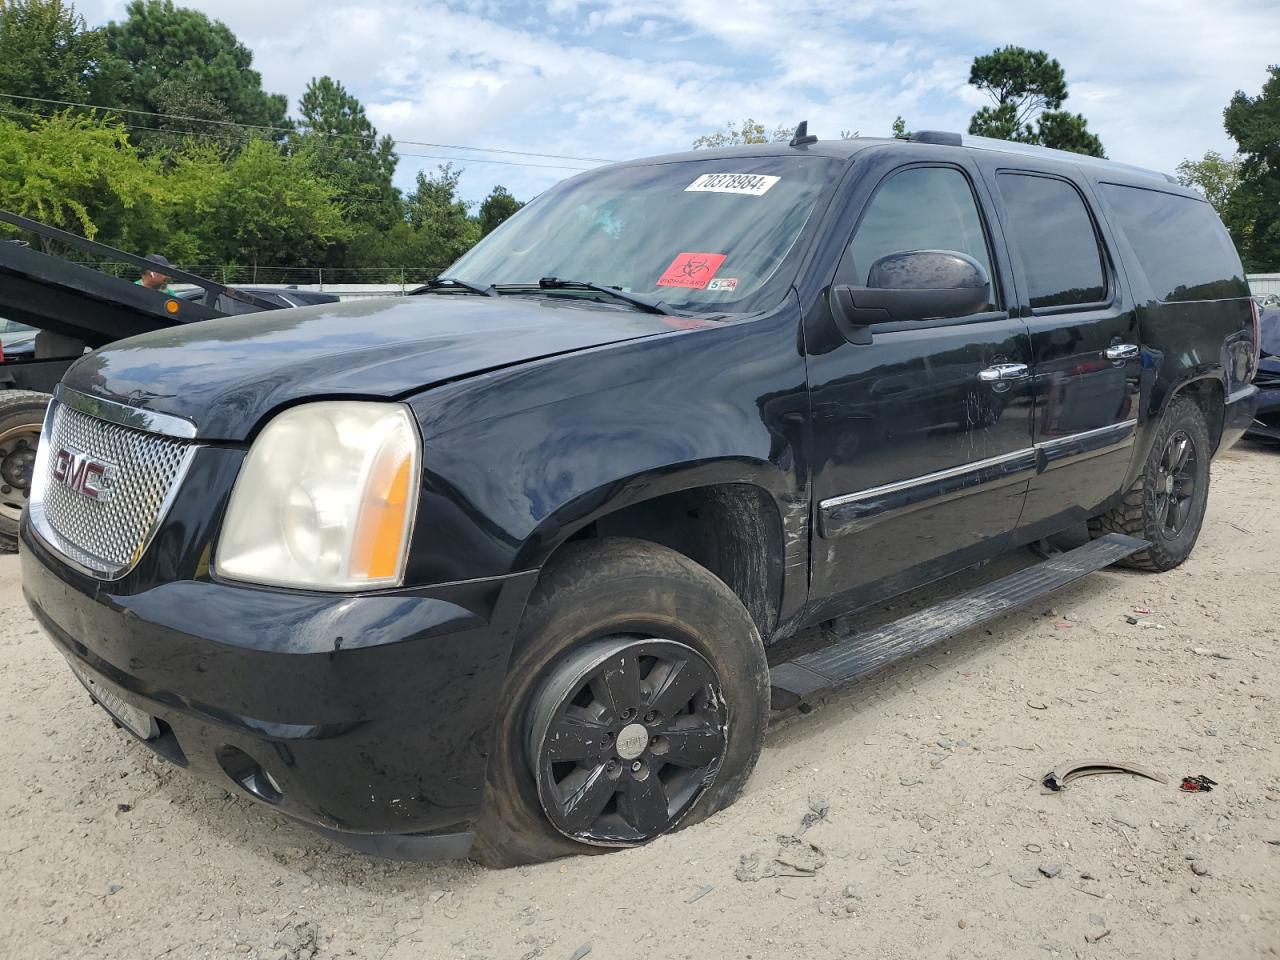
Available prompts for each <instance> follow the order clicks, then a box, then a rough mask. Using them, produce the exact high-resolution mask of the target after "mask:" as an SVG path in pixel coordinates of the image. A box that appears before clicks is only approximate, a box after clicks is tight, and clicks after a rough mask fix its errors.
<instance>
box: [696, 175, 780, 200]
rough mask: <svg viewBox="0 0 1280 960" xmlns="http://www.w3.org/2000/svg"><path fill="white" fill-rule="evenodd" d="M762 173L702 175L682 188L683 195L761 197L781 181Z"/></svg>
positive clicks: (778, 178)
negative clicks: (704, 194)
mask: <svg viewBox="0 0 1280 960" xmlns="http://www.w3.org/2000/svg"><path fill="white" fill-rule="evenodd" d="M781 179H782V178H781V177H771V176H769V175H768V174H764V173H704V174H703V175H702V176H700V177H699V178H698V179H697V180H695V181H693V183H691V184H689V185H688V186H687V187H685V188H684V192H685V193H738V194H741V195H743V196H745V197H763V196H764V195H765V194H766V193H768V192H769V188H770V187H772V186H773V185H774V184H775V183H777V182H778V181H779V180H781Z"/></svg>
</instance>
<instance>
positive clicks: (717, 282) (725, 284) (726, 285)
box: [707, 277, 738, 290]
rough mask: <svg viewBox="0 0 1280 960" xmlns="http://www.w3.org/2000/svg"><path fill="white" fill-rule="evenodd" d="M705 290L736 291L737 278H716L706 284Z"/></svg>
mask: <svg viewBox="0 0 1280 960" xmlns="http://www.w3.org/2000/svg"><path fill="white" fill-rule="evenodd" d="M707 289H708V290H737V289H738V278H737V277H716V278H715V279H714V280H712V281H711V282H710V283H708V284H707Z"/></svg>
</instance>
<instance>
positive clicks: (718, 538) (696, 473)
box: [22, 131, 1258, 864]
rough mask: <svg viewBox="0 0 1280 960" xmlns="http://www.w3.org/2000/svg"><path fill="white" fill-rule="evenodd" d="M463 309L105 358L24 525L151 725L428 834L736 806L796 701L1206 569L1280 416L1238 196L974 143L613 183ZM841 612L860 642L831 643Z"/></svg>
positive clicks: (433, 839)
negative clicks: (1131, 588) (1062, 597)
mask: <svg viewBox="0 0 1280 960" xmlns="http://www.w3.org/2000/svg"><path fill="white" fill-rule="evenodd" d="M422 293H423V295H422V296H417V297H411V298H403V299H397V300H391V299H388V300H380V301H364V302H358V303H346V304H340V305H329V306H316V307H305V308H302V309H299V310H289V311H281V312H277V313H267V314H256V315H252V316H246V317H230V318H226V319H221V320H213V321H209V322H206V323H201V324H195V325H192V326H190V327H187V328H182V329H169V330H163V331H160V332H158V333H154V334H146V335H143V336H140V337H135V338H133V339H130V340H125V341H122V342H119V343H114V344H111V345H110V346H107V347H104V348H103V349H100V350H98V351H96V352H95V353H93V354H90V355H88V356H86V357H84V358H83V359H81V360H80V361H78V362H77V363H76V365H75V366H74V367H73V368H72V369H71V371H70V372H69V373H68V374H67V376H66V378H65V380H64V381H63V383H62V385H61V386H60V388H59V390H58V395H57V398H56V401H55V402H54V403H53V405H52V407H51V410H50V412H49V416H48V420H47V422H46V425H45V432H44V437H45V440H44V442H42V443H41V445H40V454H39V456H40V461H39V463H38V464H37V467H36V479H35V483H34V487H33V491H32V498H31V504H30V508H29V511H28V515H27V518H26V520H25V522H24V526H23V529H22V541H23V545H24V550H23V553H24V556H23V559H22V568H23V580H24V589H25V592H26V597H27V600H28V602H29V603H30V605H31V608H32V610H33V611H34V612H35V615H36V616H37V617H38V619H39V621H40V623H41V624H42V626H43V627H44V628H45V629H46V630H47V631H48V633H49V635H50V636H51V637H52V638H53V641H54V643H55V644H56V645H57V647H58V649H59V650H61V651H62V652H63V653H64V654H65V655H66V657H67V659H68V661H69V662H70V663H71V665H72V668H73V669H74V670H75V672H76V674H77V675H78V676H79V677H80V679H81V680H82V681H83V682H84V683H85V685H86V686H87V687H88V688H89V690H90V692H91V693H92V695H93V697H94V699H96V700H97V701H98V702H100V703H101V704H102V705H103V706H104V707H105V708H106V709H107V710H108V711H109V712H110V713H111V714H112V716H113V717H114V719H115V720H116V722H118V723H119V724H121V725H122V726H124V727H125V728H127V729H128V730H129V731H130V732H131V733H132V734H134V735H135V736H137V737H139V738H140V739H142V740H143V741H145V743H146V744H147V745H148V746H149V747H150V748H151V749H153V750H154V751H156V752H157V753H158V754H160V755H161V756H164V757H166V758H168V759H169V760H171V761H173V762H174V763H176V764H179V765H182V766H186V767H189V768H190V769H191V771H192V772H193V773H197V774H199V775H201V776H204V777H208V778H212V779H213V780H215V781H217V782H220V783H223V784H225V785H227V786H228V787H231V788H234V789H237V790H239V791H241V792H242V793H243V794H244V795H246V796H250V797H253V798H255V799H256V800H258V801H260V802H262V803H264V804H269V805H271V806H273V807H275V808H276V809H278V810H280V811H281V812H282V813H285V814H288V815H290V816H292V817H296V818H298V819H300V820H303V821H305V822H307V823H309V824H311V825H313V826H315V827H317V828H319V829H322V830H326V831H330V832H333V833H336V834H338V835H341V836H342V837H344V838H345V839H347V840H348V841H350V842H352V843H354V844H356V845H359V846H362V847H363V848H365V849H369V850H375V851H378V852H382V853H387V854H393V855H405V856H427V855H434V856H464V855H468V854H469V855H471V856H474V857H476V858H477V859H480V860H482V861H484V862H487V863H490V864H511V863H518V862H528V861H535V860H540V859H546V858H549V857H554V856H558V855H563V854H568V853H573V852H575V851H581V850H584V849H587V848H589V847H592V846H627V845H632V844H637V843H642V842H644V841H646V840H649V839H652V838H653V837H655V836H658V835H659V834H662V833H664V832H665V831H668V830H671V829H673V828H675V827H676V826H677V825H681V824H689V823H692V822H694V821H696V820H699V819H701V818H703V817H705V816H707V815H708V814H710V813H712V812H714V811H715V810H717V809H720V808H722V807H724V806H725V805H726V804H728V803H729V802H731V801H732V800H733V798H734V797H735V796H736V795H737V793H738V792H739V790H740V789H741V788H742V785H743V783H744V781H745V780H746V779H747V777H748V775H749V773H750V771H751V769H752V766H753V764H754V763H755V760H756V756H757V754H758V753H759V750H760V745H761V740H762V737H763V735H764V731H765V725H766V722H767V720H768V717H769V714H770V703H771V699H772V701H773V704H774V706H775V707H777V706H779V705H784V706H785V705H787V704H792V703H797V702H799V701H803V700H804V699H806V698H812V697H814V696H816V695H818V694H819V693H821V692H822V691H823V690H825V689H827V688H828V687H831V686H833V685H835V684H836V683H839V682H842V681H844V680H847V679H849V678H850V677H853V676H856V675H859V674H861V673H865V672H866V671H867V670H870V669H873V668H874V667H876V666H877V665H878V664H880V663H883V662H886V661H887V660H890V659H893V658H894V657H897V656H901V655H903V654H904V653H908V652H910V651H912V650H914V649H918V648H919V647H920V646H921V645H923V644H925V643H928V642H931V641H933V640H936V639H938V638H939V637H940V636H945V635H946V634H947V633H953V632H955V631H956V630H959V629H963V628H964V627H966V626H968V625H971V624H972V623H975V622H979V621H980V620H981V619H983V618H985V617H988V616H991V615H993V614H995V613H999V612H1002V611H1003V610H1005V609H1008V608H1009V606H1010V605H1012V604H1013V603H1016V602H1019V601H1021V600H1025V599H1027V598H1028V597H1031V596H1035V595H1037V594H1038V593H1040V592H1043V590H1045V589H1049V588H1051V587H1052V586H1055V585H1060V584H1061V583H1064V582H1067V581H1068V580H1070V579H1073V578H1074V577H1077V576H1080V575H1082V574H1084V573H1087V572H1088V571H1089V570H1092V569H1095V568H1097V567H1100V566H1103V565H1105V564H1107V563H1111V562H1114V561H1117V560H1122V559H1123V560H1124V561H1125V562H1127V563H1129V564H1130V565H1132V566H1136V567H1140V568H1142V569H1146V570H1156V571H1158V570H1167V569H1169V568H1170V567H1173V566H1176V565H1177V564H1179V563H1181V562H1182V561H1183V560H1184V559H1185V558H1186V557H1187V555H1188V553H1189V552H1190V551H1191V548H1192V546H1193V544H1194V543H1195V540H1196V537H1197V534H1198V533H1199V530H1200V525H1201V521H1202V518H1203V516H1204V510H1205V502H1206V498H1207V496H1208V490H1209V469H1210V460H1211V458H1212V457H1213V456H1214V454H1215V452H1216V451H1218V450H1219V449H1221V448H1222V447H1224V446H1226V445H1229V444H1231V443H1233V442H1234V441H1235V440H1236V438H1237V437H1238V436H1239V435H1240V434H1241V432H1242V431H1243V430H1244V428H1245V427H1246V426H1247V425H1248V424H1249V423H1250V421H1251V420H1252V419H1253V404H1254V402H1255V395H1256V390H1255V388H1254V387H1253V386H1252V385H1251V384H1250V380H1251V379H1252V377H1253V374H1254V371H1255V368H1256V366H1257V362H1258V353H1257V349H1258V348H1257V332H1256V314H1255V313H1254V311H1253V309H1252V306H1253V302H1252V301H1251V299H1250V297H1249V289H1248V287H1247V286H1246V284H1245V278H1244V275H1243V271H1242V269H1241V265H1240V260H1239V259H1238V257H1237V256H1236V253H1235V251H1234V249H1233V248H1232V245H1231V242H1230V240H1229V239H1228V237H1227V234H1226V232H1225V231H1224V229H1223V227H1222V225H1221V223H1220V222H1219V220H1218V218H1217V217H1216V216H1215V215H1214V212H1213V209H1212V208H1211V207H1210V206H1209V205H1208V204H1207V203H1205V202H1204V200H1203V199H1202V198H1201V197H1199V196H1198V195H1196V194H1194V193H1192V192H1191V191H1188V190H1186V189H1183V188H1182V187H1179V186H1178V185H1177V184H1176V183H1174V182H1173V181H1172V180H1171V179H1169V178H1167V177H1165V176H1162V175H1159V174H1153V173H1150V172H1147V171H1143V170H1139V169H1135V168H1131V167H1127V166H1124V165H1121V164H1117V163H1109V162H1103V161H1095V160H1091V159H1088V158H1084V157H1080V156H1076V155H1073V154H1059V153H1054V152H1051V151H1044V150H1039V149H1033V148H1020V147H1018V146H1016V145H1013V144H1003V143H995V142H990V141H987V142H983V141H976V140H969V139H962V138H961V137H959V136H957V135H954V134H936V133H925V134H919V135H917V137H916V138H915V139H913V140H873V139H857V140H852V141H840V142H814V140H813V138H810V137H807V136H802V135H800V132H799V131H798V132H797V137H796V138H795V140H793V141H792V143H791V144H789V145H788V144H777V145H766V146H747V147H736V148H729V149H723V150H711V151H699V152H694V153H687V154H682V155H678V156H668V157H660V158H656V159H651V160H641V161H636V162H632V163H625V164H619V165H616V166H611V167H606V168H602V169H597V170H593V171H590V172H588V173H584V174H582V175H581V176H577V177H575V178H573V179H571V180H568V181H566V182H564V183H562V184H560V185H559V186H557V187H555V188H554V189H552V190H549V191H547V192H546V193H545V194H543V195H542V196H540V197H539V198H538V199H536V200H535V201H534V202H532V203H530V204H529V205H528V206H526V207H525V208H524V209H523V210H521V211H520V212H519V213H518V214H516V215H515V216H514V217H512V218H511V219H510V220H509V221H507V222H506V223H505V224H503V225H502V226H501V227H500V228H499V229H498V230H496V231H495V232H494V233H492V234H490V235H489V236H488V237H487V238H486V239H485V240H483V241H482V242H481V243H480V244H479V245H478V246H477V247H475V248H474V249H473V250H472V251H471V252H470V253H468V254H467V255H466V256H464V257H463V258H462V259H461V260H459V261H458V262H457V263H456V264H455V265H454V266H453V268H452V269H451V271H450V272H449V276H448V277H446V278H445V279H443V280H441V281H437V282H435V283H433V284H432V285H430V286H429V287H427V288H424V290H423V291H422ZM1073 533H1074V534H1077V537H1076V545H1075V546H1074V547H1072V548H1071V549H1069V550H1067V551H1066V552H1059V553H1054V552H1053V550H1054V549H1055V548H1054V547H1052V546H1050V542H1049V538H1052V537H1055V536H1056V535H1062V536H1058V539H1057V541H1055V542H1056V543H1057V544H1058V546H1059V547H1061V545H1062V543H1063V537H1064V536H1068V535H1071V534H1073ZM1090 537H1092V539H1090ZM1027 545H1036V546H1038V547H1039V548H1040V549H1041V550H1042V552H1043V553H1044V555H1045V556H1047V559H1046V560H1044V562H1043V563H1041V564H1037V565H1034V566H1031V567H1029V568H1027V570H1025V571H1019V572H1015V573H1013V574H1010V575H1009V577H1007V578H1005V579H1004V580H1001V581H996V582H995V583H994V584H990V585H987V586H984V587H982V588H980V589H979V591H978V592H977V593H975V594H971V595H968V596H966V597H963V598H960V600H957V601H947V602H944V604H943V605H942V606H941V607H939V608H936V609H935V610H933V611H926V612H925V615H923V616H922V615H916V616H915V617H914V619H913V618H912V617H908V618H907V619H906V620H904V621H899V622H898V623H897V624H896V625H892V624H891V625H889V626H888V627H878V628H876V629H874V630H867V631H865V632H859V630H858V624H859V620H858V617H857V613H858V611H859V610H862V609H865V608H867V607H868V606H869V605H872V604H878V603H881V602H882V601H883V600H884V599H885V598H887V597H889V596H891V595H895V594H899V593H902V592H904V591H907V590H910V589H912V588H915V587H917V586H920V585H922V584H924V583H926V582H930V581H934V580H937V579H939V578H941V577H944V576H946V575H949V574H952V573H955V572H957V571H960V570H962V569H964V568H967V567H971V566H973V565H975V564H978V563H981V562H983V561H986V560H989V559H991V558H993V557H995V556H997V555H999V554H1002V553H1005V552H1008V551H1011V550H1014V549H1015V548H1020V547H1024V546H1027ZM807 628H816V629H813V630H809V629H807ZM802 629H806V636H807V637H809V638H812V637H814V636H818V637H824V638H826V640H828V641H829V642H828V643H827V645H826V646H825V647H823V646H821V645H818V646H817V647H816V648H815V645H814V644H812V643H809V644H807V645H806V646H805V649H806V650H807V651H808V652H806V653H804V654H802V655H799V656H795V657H793V658H791V659H789V660H788V659H787V657H786V655H785V654H782V653H779V652H778V651H782V650H785V649H787V647H784V646H781V645H782V644H783V643H784V642H787V641H789V638H793V637H796V636H797V635H798V634H799V632H800V631H801V630H802ZM766 651H769V652H770V656H769V657H768V659H767V658H766ZM769 661H772V662H773V665H772V669H771V667H770V663H769ZM32 735H34V731H33V732H32Z"/></svg>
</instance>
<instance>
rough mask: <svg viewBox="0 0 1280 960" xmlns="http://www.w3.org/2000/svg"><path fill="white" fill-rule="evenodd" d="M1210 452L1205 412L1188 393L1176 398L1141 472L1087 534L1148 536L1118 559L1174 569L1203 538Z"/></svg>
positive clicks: (1146, 567) (1144, 566)
mask: <svg viewBox="0 0 1280 960" xmlns="http://www.w3.org/2000/svg"><path fill="white" fill-rule="evenodd" d="M1212 454H1213V450H1212V447H1211V446H1210V442H1209V428H1208V427H1207V426H1206V424H1205V418H1204V413H1203V411H1201V409H1200V407H1199V406H1198V405H1197V404H1196V403H1195V401H1194V400H1191V399H1190V398H1188V397H1176V398H1174V400H1173V402H1172V403H1171V404H1170V405H1169V408H1168V409H1167V410H1166V411H1165V415H1164V419H1162V420H1161V421H1160V427H1159V429H1158V430H1157V431H1156V438H1155V442H1154V443H1152V445H1151V452H1150V454H1148V456H1147V463H1146V466H1145V467H1144V468H1143V471H1142V475H1141V476H1139V477H1138V479H1137V480H1136V481H1134V484H1133V486H1131V487H1130V488H1129V489H1128V490H1126V491H1125V494H1124V498H1123V500H1122V501H1121V503H1120V505H1119V506H1117V507H1115V508H1114V509H1112V510H1109V511H1107V512H1106V513H1104V514H1102V515H1100V516H1098V517H1095V518H1094V519H1092V520H1090V521H1089V533H1090V534H1091V535H1092V536H1094V537H1100V536H1103V535H1104V534H1108V533H1125V534H1128V535H1129V536H1131V537H1141V538H1143V539H1144V540H1149V541H1151V546H1150V547H1148V548H1147V549H1146V550H1143V551H1141V552H1139V553H1135V554H1134V555H1133V556H1131V557H1128V558H1126V559H1124V560H1121V561H1120V563H1121V564H1123V565H1124V566H1127V567H1134V568H1136V569H1138V570H1150V571H1157V572H1158V571H1163V570H1172V569H1173V568H1174V567H1176V566H1178V565H1179V564H1180V563H1182V562H1183V561H1184V560H1186V559H1187V557H1188V556H1190V554H1191V550H1192V548H1193V547H1194V546H1195V545H1196V538H1197V537H1199V536H1200V527H1201V525H1202V524H1203V523H1204V512H1205V507H1206V505H1207V504H1208V502H1209V461H1210V459H1211V457H1212Z"/></svg>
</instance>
